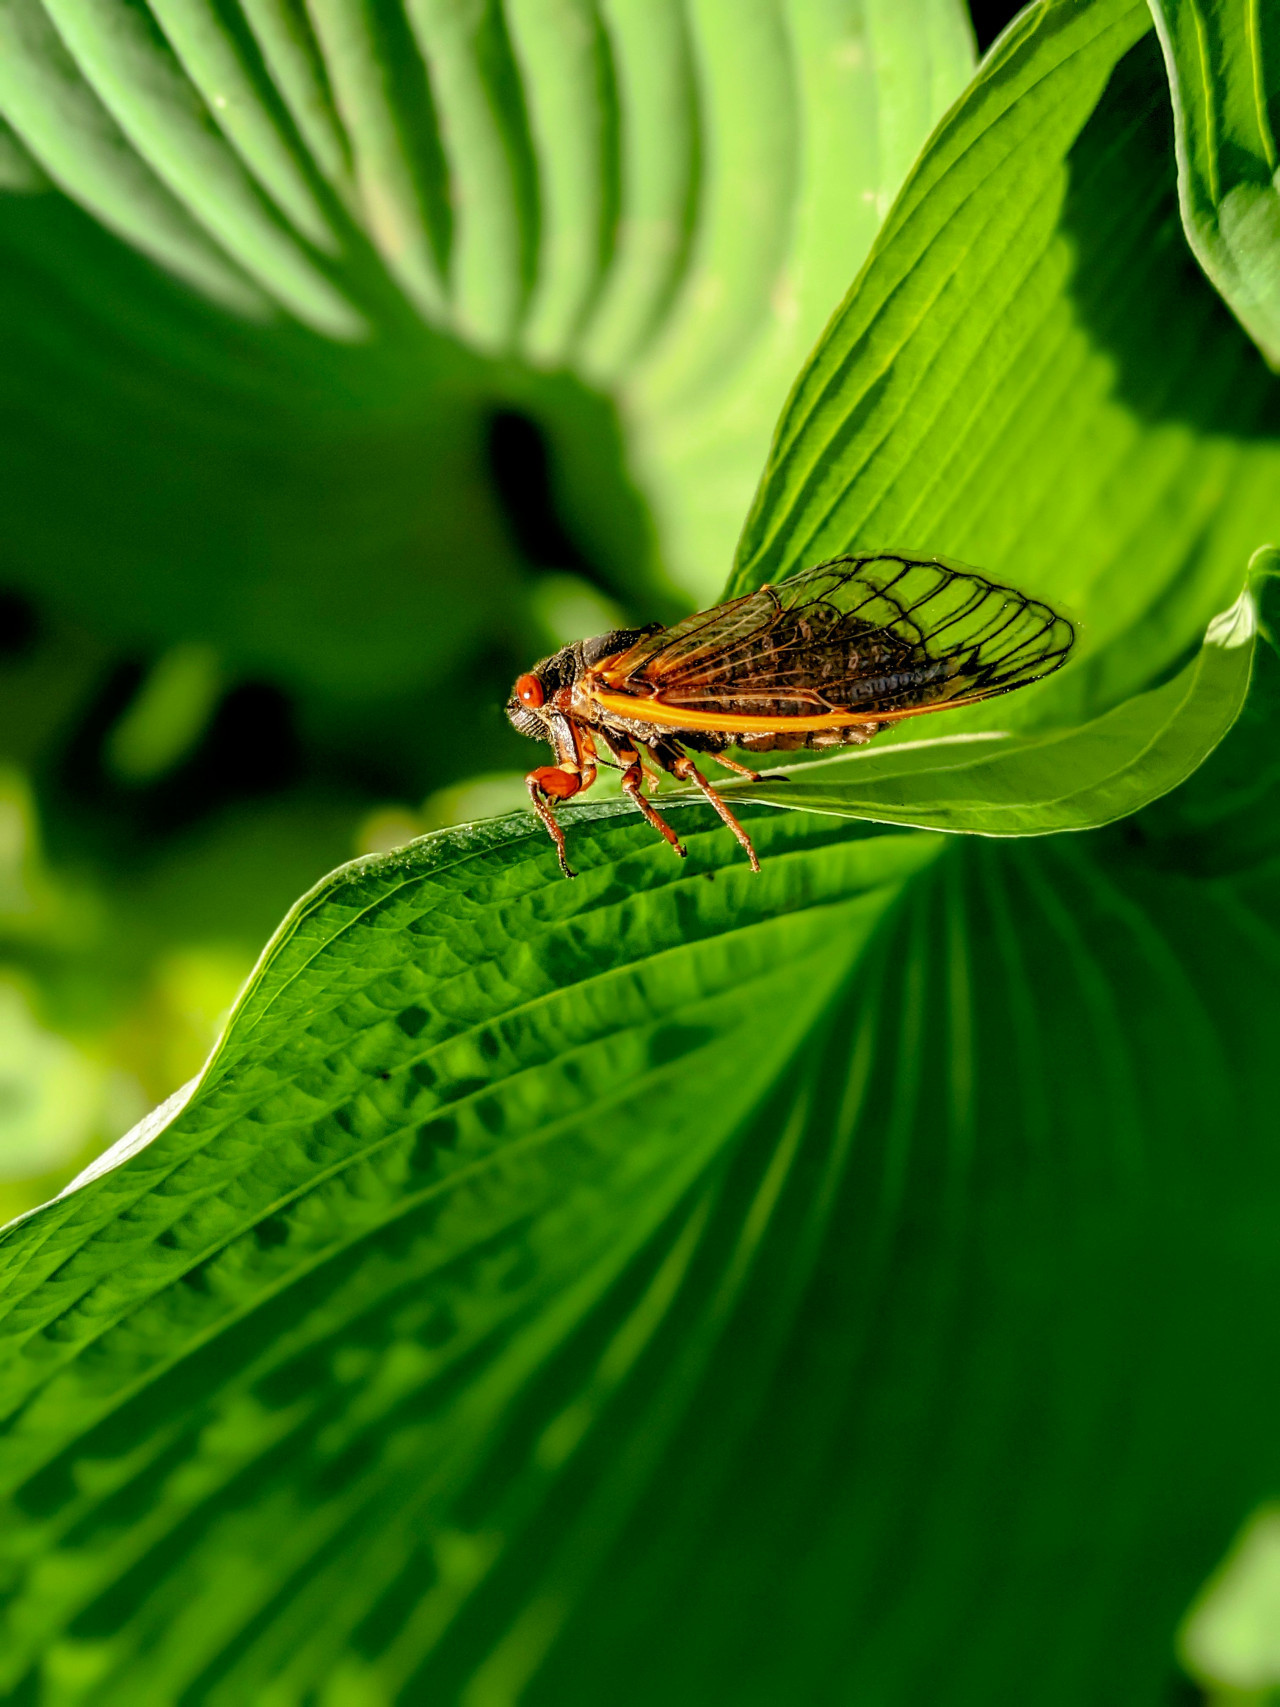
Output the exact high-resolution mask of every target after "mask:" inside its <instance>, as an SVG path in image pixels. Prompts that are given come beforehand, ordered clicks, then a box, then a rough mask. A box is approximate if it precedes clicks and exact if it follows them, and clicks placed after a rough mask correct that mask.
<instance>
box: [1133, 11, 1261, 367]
mask: <svg viewBox="0 0 1280 1707" xmlns="http://www.w3.org/2000/svg"><path fill="white" fill-rule="evenodd" d="M1150 5H1151V11H1152V15H1153V16H1154V18H1155V21H1156V29H1157V31H1158V32H1159V36H1160V46H1161V48H1162V49H1163V50H1164V61H1165V68H1166V70H1167V71H1168V73H1169V89H1170V93H1171V95H1172V97H1173V116H1174V125H1175V128H1176V134H1177V139H1178V196H1179V201H1180V203H1181V206H1182V221H1183V225H1184V226H1185V228H1186V233H1187V240H1188V242H1189V243H1190V244H1191V247H1192V249H1193V250H1194V251H1195V255H1196V259H1197V260H1198V261H1199V262H1200V265H1201V266H1202V267H1203V268H1204V270H1205V272H1206V273H1207V274H1208V276H1209V278H1210V279H1212V280H1213V283H1214V285H1215V286H1216V287H1217V289H1218V290H1220V291H1221V292H1222V295H1223V297H1224V298H1225V299H1226V301H1227V303H1228V305H1229V306H1230V308H1231V311H1232V313H1233V314H1235V316H1236V317H1237V319H1238V320H1239V321H1240V324H1241V325H1242V326H1244V328H1245V329H1246V330H1247V332H1248V333H1249V335H1250V337H1251V338H1253V339H1254V341H1255V342H1256V343H1257V345H1258V348H1259V349H1260V350H1261V351H1262V353H1263V354H1264V355H1265V356H1266V358H1267V360H1268V361H1269V362H1270V363H1271V365H1272V367H1275V366H1277V365H1280V193H1278V191H1280V182H1278V181H1277V156H1276V138H1275V124H1274V119H1273V113H1274V112H1275V111H1276V108H1277V103H1278V102H1280V58H1278V56H1280V27H1278V26H1277V21H1276V17H1275V14H1274V10H1273V8H1271V7H1269V6H1264V5H1260V4H1259V3H1258V0H1150Z"/></svg>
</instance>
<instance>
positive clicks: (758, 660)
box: [507, 552, 1075, 877]
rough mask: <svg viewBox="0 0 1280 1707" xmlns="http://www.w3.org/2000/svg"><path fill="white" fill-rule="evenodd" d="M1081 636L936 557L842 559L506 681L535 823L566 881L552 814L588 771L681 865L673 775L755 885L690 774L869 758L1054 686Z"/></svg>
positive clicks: (711, 793)
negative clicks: (901, 740) (539, 744)
mask: <svg viewBox="0 0 1280 1707" xmlns="http://www.w3.org/2000/svg"><path fill="white" fill-rule="evenodd" d="M1074 640H1075V630H1074V629H1073V627H1072V625H1071V623H1070V622H1068V621H1067V619H1066V617H1064V616H1060V615H1059V614H1058V613H1057V612H1056V611H1054V610H1052V609H1051V608H1050V607H1049V606H1048V605H1047V604H1044V603H1042V601H1041V600H1039V599H1033V598H1028V597H1027V595H1026V594H1024V593H1019V592H1017V591H1015V590H1014V588H1012V587H1001V586H997V585H996V583H995V582H993V581H989V580H987V579H986V578H985V576H982V575H979V574H976V573H975V572H974V571H973V570H972V569H966V568H963V567H962V566H961V565H960V564H957V563H949V562H947V561H946V560H945V559H943V558H940V557H928V558H917V557H908V556H904V555H902V554H900V553H897V552H874V553H867V554H864V555H859V556H852V557H837V558H835V559H834V560H833V561H831V562H829V563H820V564H818V565H817V566H816V567H815V568H812V569H805V570H803V571H802V572H801V573H799V574H797V575H792V576H791V577H789V578H788V579H787V580H785V581H782V582H781V583H779V585H777V586H764V587H761V588H760V589H759V591H758V592H754V593H748V594H746V595H745V596H744V597H743V598H738V599H730V600H728V601H727V602H726V603H725V604H722V605H716V606H715V607H714V608H713V609H711V610H704V611H699V612H697V614H696V615H694V616H689V617H686V618H685V619H684V621H683V622H678V623H676V624H675V626H674V627H672V628H664V627H663V626H662V625H661V624H660V623H651V624H649V625H648V626H647V627H645V628H623V629H617V630H615V631H614V632H613V633H611V634H601V635H597V636H596V637H595V639H593V640H577V641H574V643H573V644H572V645H571V646H565V647H563V648H562V649H561V650H560V651H559V652H556V653H554V654H553V655H552V656H551V657H550V658H544V659H542V661H541V662H540V663H538V664H536V665H535V666H534V668H533V669H532V670H529V671H527V672H526V673H525V674H524V675H522V676H520V677H518V678H517V680H516V684H515V689H514V692H513V694H512V697H511V699H510V700H509V701H508V702H507V716H508V717H509V718H510V719H511V721H512V723H513V724H514V725H515V727H516V728H517V729H518V730H520V732H521V733H522V734H524V735H531V736H534V737H535V738H538V739H541V740H545V741H548V742H550V744H551V748H552V751H553V754H554V757H555V762H554V763H553V764H550V765H542V766H540V767H539V768H538V769H537V770H533V771H530V772H529V775H528V777H527V778H526V782H527V784H528V788H529V797H530V799H531V800H532V802H533V806H534V810H535V811H536V812H537V814H538V816H539V817H540V818H541V820H542V822H543V823H544V824H545V825H546V827H547V830H548V832H549V834H550V836H551V839H552V841H553V842H554V843H555V846H556V852H557V853H558V855H559V857H560V868H561V870H562V871H563V872H564V874H565V876H566V877H572V876H574V873H573V871H572V870H571V869H570V867H569V861H568V858H567V855H566V853H565V839H564V831H563V829H562V828H561V826H560V824H559V823H558V822H557V820H556V815H555V811H554V809H553V802H555V801H558V800H571V799H572V798H573V796H574V795H576V794H580V793H581V792H582V790H583V789H585V788H590V787H591V785H592V783H593V782H594V781H595V780H596V767H597V765H598V764H601V763H603V764H608V765H613V766H616V767H617V768H618V769H619V770H620V771H621V772H622V788H623V790H624V792H625V793H626V794H628V795H629V796H630V798H631V799H632V800H633V801H634V802H635V804H636V806H637V807H638V808H639V810H640V811H641V812H642V813H643V814H644V816H645V818H646V819H647V820H648V821H649V823H650V824H652V826H653V828H654V829H655V830H656V831H657V832H658V833H659V835H661V836H663V837H665V838H666V840H667V841H668V842H669V843H670V844H671V846H672V847H673V848H674V849H675V851H676V852H677V853H678V854H680V855H681V856H682V857H683V856H684V854H685V851H686V850H685V848H684V847H683V846H682V844H681V842H680V840H679V838H678V836H677V835H676V833H675V831H674V830H673V829H672V827H671V825H670V824H668V823H667V821H666V819H665V818H663V817H662V815H661V814H660V813H659V812H658V811H656V810H655V808H654V806H653V804H652V802H651V801H650V800H649V799H648V798H647V796H646V794H645V792H644V784H645V777H646V774H647V775H648V776H649V777H651V778H652V779H653V781H654V782H657V781H658V780H659V778H660V774H661V772H663V771H665V772H668V773H669V774H670V775H672V776H674V777H676V778H677V779H678V780H679V781H680V782H684V783H690V784H692V785H693V786H694V787H696V788H699V789H701V791H702V793H703V794H704V795H705V796H706V798H707V800H708V801H709V802H710V804H711V805H712V806H713V807H714V808H715V810H716V811H717V812H718V813H719V814H720V817H721V818H722V819H723V820H724V822H725V824H726V825H727V826H728V828H729V829H730V830H732V832H733V834H734V835H735V836H736V837H737V838H738V841H739V842H740V843H741V844H742V846H743V848H744V849H745V850H746V854H747V858H748V859H749V860H750V861H751V867H752V870H754V871H759V869H760V862H759V860H758V859H757V858H756V852H755V849H754V848H753V847H752V845H751V838H750V837H749V836H748V835H747V832H746V831H745V830H744V829H743V827H742V825H741V824H740V823H739V822H738V820H737V818H735V817H734V815H733V813H732V812H731V811H730V809H729V807H728V805H727V804H726V802H725V801H724V800H722V799H721V797H720V796H719V795H718V794H717V793H716V791H715V789H714V788H713V787H712V786H711V784H710V783H709V782H708V781H707V779H706V777H705V776H703V774H702V772H701V771H700V770H699V769H698V766H697V765H696V764H695V762H694V760H693V758H692V757H691V756H690V755H691V754H692V753H698V754H706V755H708V756H709V757H711V758H713V759H714V760H715V762H716V763H717V764H719V765H721V766H723V767H724V768H725V769H726V770H730V771H736V772H738V773H739V774H740V775H742V776H745V777H749V778H750V779H751V780H752V781H754V782H758V781H759V780H760V773H759V772H758V771H754V770H751V769H749V768H748V767H747V766H746V765H743V764H739V763H738V762H737V760H735V759H731V758H728V757H726V749H727V748H729V747H736V748H738V749H739V750H740V751H742V752H745V753H748V754H751V753H778V752H794V751H796V750H797V749H798V748H802V747H808V748H814V747H852V746H861V745H862V744H863V743H864V742H866V741H870V740H871V738H872V737H873V736H874V735H878V734H879V733H880V731H881V730H882V729H886V728H888V727H889V725H890V724H893V723H897V722H898V721H900V720H901V719H902V718H904V717H920V716H922V715H923V714H924V713H926V712H931V711H947V710H950V709H952V708H953V707H955V706H961V705H972V704H974V703H975V702H976V701H977V700H982V699H990V698H991V697H992V696H993V695H995V694H1001V693H1009V692H1011V691H1012V689H1014V688H1020V687H1025V686H1026V685H1027V684H1028V683H1029V682H1034V681H1037V680H1038V679H1039V678H1040V677H1042V676H1047V675H1048V674H1050V672H1051V671H1053V670H1056V669H1057V668H1058V667H1059V666H1060V665H1061V664H1062V663H1064V662H1065V660H1066V657H1067V654H1068V653H1069V652H1070V650H1071V647H1072V644H1073V643H1074Z"/></svg>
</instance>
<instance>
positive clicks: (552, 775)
mask: <svg viewBox="0 0 1280 1707" xmlns="http://www.w3.org/2000/svg"><path fill="white" fill-rule="evenodd" d="M568 727H569V736H570V739H571V741H572V743H573V753H572V756H569V755H566V756H565V757H564V758H562V759H561V761H560V763H559V764H558V765H540V766H539V767H538V769H537V770H535V771H530V772H529V774H528V776H527V777H525V779H524V781H525V787H526V788H527V789H528V790H529V799H530V800H531V801H532V802H533V809H534V811H535V812H536V813H537V814H538V816H539V818H541V819H542V822H543V823H544V824H545V826H546V830H547V834H548V835H549V836H550V837H551V840H552V841H553V842H554V843H555V845H556V857H557V858H558V859H559V861H560V869H561V871H563V873H564V874H565V876H566V877H576V876H577V875H578V874H577V872H576V871H575V870H574V869H573V867H572V866H571V865H570V864H569V856H568V854H567V853H566V852H565V843H564V831H563V829H562V828H561V827H560V824H559V821H558V820H557V818H556V815H555V813H554V812H553V811H552V810H551V802H552V801H553V800H572V799H573V797H574V795H575V794H581V793H582V791H583V789H584V788H590V787H591V784H592V783H593V782H594V781H595V780H596V767H595V756H596V753H595V747H594V746H593V745H592V742H591V737H590V736H589V735H587V734H586V732H585V730H582V731H580V730H578V729H576V728H575V727H574V726H573V724H569V726H568Z"/></svg>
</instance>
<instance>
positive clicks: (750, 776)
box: [711, 753, 761, 782]
mask: <svg viewBox="0 0 1280 1707" xmlns="http://www.w3.org/2000/svg"><path fill="white" fill-rule="evenodd" d="M711 757H712V759H713V760H714V761H715V763H716V764H718V765H722V766H723V767H724V769H725V770H727V771H737V773H738V775H739V776H745V777H746V779H747V781H748V782H759V781H760V776H761V773H760V772H759V771H753V770H748V769H747V767H746V765H740V764H739V763H738V761H737V759H726V758H725V756H724V754H723V753H712V755H711Z"/></svg>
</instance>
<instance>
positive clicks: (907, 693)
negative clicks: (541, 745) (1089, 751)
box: [603, 552, 1075, 721]
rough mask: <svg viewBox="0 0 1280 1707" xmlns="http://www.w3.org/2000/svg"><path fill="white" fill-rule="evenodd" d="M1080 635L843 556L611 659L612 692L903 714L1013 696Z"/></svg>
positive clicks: (971, 590) (941, 574) (951, 567)
mask: <svg viewBox="0 0 1280 1707" xmlns="http://www.w3.org/2000/svg"><path fill="white" fill-rule="evenodd" d="M1074 638H1075V631H1074V629H1073V628H1072V626H1071V624H1070V623H1069V622H1068V621H1067V619H1066V618H1065V617H1062V616H1059V615H1058V614H1057V612H1055V611H1053V610H1052V609H1051V608H1050V607H1049V606H1048V605H1046V604H1044V603H1042V602H1041V601H1040V600H1038V599H1032V598H1028V597H1027V596H1026V594H1024V593H1019V592H1017V591H1015V590H1014V589H1013V588H1012V587H1002V586H999V585H997V584H996V583H995V582H992V581H989V580H987V579H986V577H985V576H982V575H978V574H976V573H975V572H974V571H973V570H971V569H965V568H963V567H962V566H961V565H959V564H955V563H948V562H946V561H945V560H944V559H940V558H911V557H906V556H903V555H900V554H897V553H884V552H880V553H875V554H873V555H871V554H869V555H864V556H857V557H843V558H837V559H836V560H835V561H833V562H830V563H821V564H818V565H817V566H816V567H814V568H812V569H806V570H804V571H803V572H802V573H800V574H798V575H793V576H791V577H790V578H789V579H788V580H786V581H783V582H781V583H780V584H779V585H778V586H776V587H762V588H761V589H760V590H759V591H758V592H755V593H750V594H747V595H746V596H745V597H744V598H740V599H733V600H731V601H730V602H729V603H728V604H724V605H718V606H717V607H716V608H715V609H713V610H709V611H700V612H698V614H697V615H696V616H691V617H686V618H685V620H684V621H683V622H681V623H678V624H677V625H676V626H675V627H674V628H669V629H665V630H663V631H662V632H660V633H657V634H653V635H650V636H648V637H647V638H646V639H644V640H642V641H641V642H640V643H639V644H638V645H636V646H634V647H632V648H631V649H630V650H629V651H627V652H625V653H623V654H622V655H620V656H619V657H617V658H613V659H609V660H607V661H606V663H605V665H604V670H603V680H604V681H605V683H606V684H607V686H608V687H609V688H611V689H615V690H620V691H622V692H624V693H628V694H633V695H639V696H642V697H644V698H646V699H650V700H658V701H660V702H661V703H662V704H664V705H669V706H681V707H687V708H689V709H691V710H699V711H705V712H712V711H715V710H716V709H717V708H719V709H721V710H724V711H726V712H729V711H732V712H734V713H736V714H738V715H747V716H751V715H757V716H760V717H764V718H769V719H770V720H773V721H776V720H777V719H779V718H783V717H787V716H792V717H795V716H809V715H813V714H822V713H825V712H830V713H833V714H834V713H837V712H848V713H850V715H851V716H854V717H857V716H866V717H870V716H874V715H875V714H877V713H880V714H883V715H886V716H890V715H893V714H897V715H901V714H903V713H904V712H906V711H908V710H912V709H927V708H932V707H933V706H935V705H936V706H938V707H939V708H940V707H942V706H944V705H946V704H950V703H954V702H956V701H958V700H964V701H966V702H968V701H972V700H975V699H986V698H988V697H990V696H991V695H993V694H999V693H1007V692H1008V691H1009V690H1010V689H1012V688H1016V687H1022V686H1024V685H1025V684H1026V683H1028V682H1032V681H1035V680H1036V679H1037V678H1038V677H1040V676H1044V675H1048V674H1049V673H1050V672H1051V671H1053V670H1055V669H1057V668H1058V667H1059V665H1060V664H1062V663H1063V662H1064V661H1065V659H1066V657H1067V654H1068V652H1069V651H1070V649H1071V646H1072V643H1073V641H1074Z"/></svg>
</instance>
